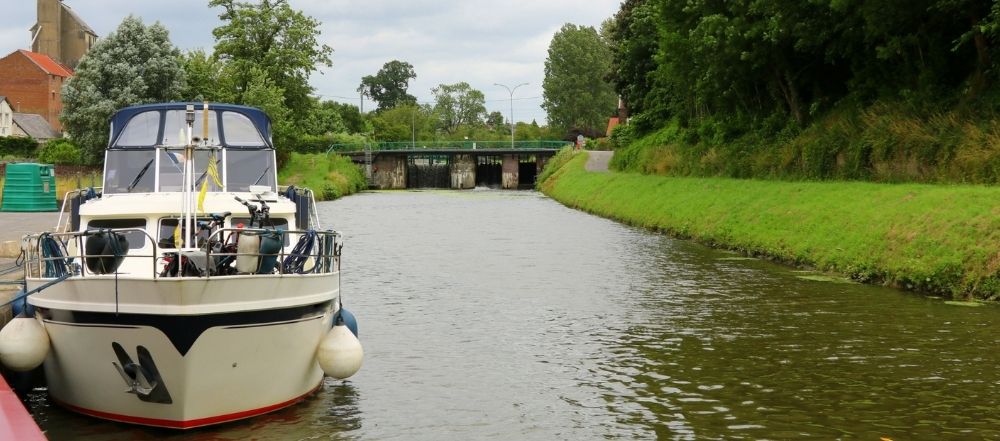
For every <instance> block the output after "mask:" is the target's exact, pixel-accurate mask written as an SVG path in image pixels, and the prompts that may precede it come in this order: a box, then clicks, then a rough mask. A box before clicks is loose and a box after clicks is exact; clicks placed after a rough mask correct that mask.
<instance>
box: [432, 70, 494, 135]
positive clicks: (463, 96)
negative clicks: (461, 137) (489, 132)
mask: <svg viewBox="0 0 1000 441" xmlns="http://www.w3.org/2000/svg"><path fill="white" fill-rule="evenodd" d="M431 93H433V94H434V98H435V101H436V103H435V104H434V111H435V112H437V114H438V118H439V119H440V123H441V128H443V129H444V130H445V131H446V132H448V133H455V129H457V128H458V127H459V126H462V125H472V126H478V125H480V124H482V121H483V116H484V115H485V114H486V96H485V95H483V92H480V91H478V90H476V89H473V88H472V87H471V86H469V83H466V82H464V81H463V82H461V83H455V84H442V85H440V86H438V87H435V88H433V89H431Z"/></svg>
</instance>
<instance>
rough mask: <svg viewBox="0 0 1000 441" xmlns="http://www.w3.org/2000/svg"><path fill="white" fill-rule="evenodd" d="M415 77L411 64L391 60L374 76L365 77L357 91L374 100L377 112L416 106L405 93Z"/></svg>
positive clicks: (414, 100)
mask: <svg viewBox="0 0 1000 441" xmlns="http://www.w3.org/2000/svg"><path fill="white" fill-rule="evenodd" d="M416 77H417V74H416V72H414V71H413V65H412V64H410V63H407V62H405V61H399V60H392V61H390V62H388V63H385V64H384V65H382V68H381V69H379V71H378V73H376V74H375V75H365V77H364V78H362V79H361V85H360V86H358V91H359V92H361V93H364V94H365V95H366V96H367V97H369V98H371V99H372V100H375V102H377V103H378V111H379V112H382V111H384V110H387V109H391V108H393V107H396V106H399V105H404V104H407V105H412V104H416V102H417V98H416V97H414V96H413V95H410V94H408V93H407V92H406V91H407V89H408V88H409V87H410V80H412V79H414V78H416Z"/></svg>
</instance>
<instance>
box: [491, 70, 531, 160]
mask: <svg viewBox="0 0 1000 441" xmlns="http://www.w3.org/2000/svg"><path fill="white" fill-rule="evenodd" d="M493 85H494V86H500V87H503V88H504V89H507V92H508V93H510V148H512V149H513V148H514V91H515V90H517V88H518V87H521V86H527V85H528V83H521V84H518V85H516V86H514V88H513V89H511V88H509V87H507V86H505V85H503V84H500V83H493Z"/></svg>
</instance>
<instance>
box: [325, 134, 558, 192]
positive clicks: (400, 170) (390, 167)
mask: <svg viewBox="0 0 1000 441" xmlns="http://www.w3.org/2000/svg"><path fill="white" fill-rule="evenodd" d="M568 145H571V143H568V142H566V141H516V142H514V143H513V145H512V143H511V142H509V141H508V142H504V141H433V142H431V141H412V142H382V143H369V144H334V145H333V146H331V147H330V149H329V150H328V152H337V153H339V154H341V155H344V156H347V157H350V158H351V160H352V161H354V163H356V164H359V165H362V166H363V168H364V170H365V174H366V175H367V178H368V186H369V187H371V188H378V189H404V188H454V189H466V188H474V187H477V186H478V187H492V188H506V189H516V188H533V187H534V185H535V177H536V176H538V174H539V173H541V171H542V168H544V167H545V163H546V162H548V160H549V158H551V157H552V156H554V155H555V154H556V152H558V151H559V149H561V148H563V147H566V146H568Z"/></svg>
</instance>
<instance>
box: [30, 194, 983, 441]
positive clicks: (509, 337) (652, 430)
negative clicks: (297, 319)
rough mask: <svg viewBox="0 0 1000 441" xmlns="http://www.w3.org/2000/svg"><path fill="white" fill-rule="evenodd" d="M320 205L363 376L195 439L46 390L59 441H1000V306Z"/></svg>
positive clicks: (373, 202)
mask: <svg viewBox="0 0 1000 441" xmlns="http://www.w3.org/2000/svg"><path fill="white" fill-rule="evenodd" d="M319 209H320V213H321V215H322V218H323V219H324V220H325V222H326V224H327V226H330V227H333V228H336V229H339V230H342V231H344V232H345V234H346V235H347V246H346V247H345V248H344V251H345V262H344V267H343V269H344V281H343V283H344V286H343V288H344V302H345V305H346V306H347V307H348V308H349V309H350V310H351V311H352V312H354V313H355V315H356V316H357V317H358V319H359V321H360V328H361V329H360V336H361V340H362V343H363V344H364V345H365V354H366V359H365V365H364V366H363V367H362V370H361V372H359V373H358V374H357V375H356V376H355V377H354V378H352V379H351V380H349V381H334V380H330V379H328V380H327V381H326V382H325V383H324V386H323V388H322V389H321V390H320V392H319V393H317V394H316V395H314V396H312V397H310V398H309V399H308V400H306V401H305V402H304V403H302V404H300V405H297V406H294V407H292V408H289V409H286V410H283V411H279V412H276V413H274V414H271V415H268V416H264V417H260V418H255V419H251V420H249V421H246V422H241V423H235V424H230V425H225V426H222V427H217V428H209V429H202V430H196V431H193V432H184V433H177V432H170V431H161V430H152V429H143V428H136V427H133V426H126V425H118V424H113V423H107V422H102V421H98V420H94V419H91V418H86V417H79V416H75V415H73V414H70V413H68V412H65V411H63V410H61V409H59V408H57V407H54V406H53V405H52V404H51V403H50V402H49V401H48V400H47V398H46V397H45V395H44V393H41V392H39V393H36V394H34V395H33V396H32V408H33V410H35V412H36V418H37V419H38V420H39V422H40V424H41V425H42V426H43V428H44V429H46V430H47V431H48V432H47V433H48V435H49V437H50V438H51V439H54V440H58V439H90V440H125V439H129V440H131V439H140V440H141V439H160V438H171V439H198V440H236V439H259V440H269V439H274V440H284V439H407V440H408V439H462V440H464V439H484V438H495V439H541V440H547V439H595V438H604V437H613V438H641V439H651V438H664V439H696V438H698V439H719V438H728V439H762V438H770V439H786V438H818V439H834V438H866V439H877V438H878V437H880V436H885V437H890V438H893V439H949V438H951V439H965V438H980V437H986V438H992V437H1000V429H998V428H1000V418H998V416H997V414H996V412H995V409H997V408H998V404H1000V398H998V397H1000V393H998V392H1000V374H998V373H997V370H996V368H995V367H996V366H997V365H998V361H1000V355H998V353H997V351H995V350H994V348H995V347H996V346H997V339H998V338H1000V337H998V336H1000V332H998V331H1000V329H998V325H997V323H998V319H1000V309H998V308H997V307H994V306H992V305H990V306H986V307H981V308H962V307H957V306H950V305H946V304H944V303H943V302H942V301H941V300H939V299H932V298H926V297H923V296H920V295H916V294H906V293H900V292H897V291H894V290H889V289H884V288H878V287H871V286H863V285H856V284H844V283H830V282H824V281H817V280H809V279H810V278H814V277H811V276H812V275H809V274H803V273H800V272H797V271H795V270H793V269H790V268H786V267H781V266H777V265H773V264H770V263H768V262H763V261H759V260H753V259H749V260H748V259H742V258H739V256H736V255H733V254H730V253H725V252H720V251H715V250H710V249H707V248H705V247H701V246H698V245H695V244H691V243H688V242H683V241H674V240H671V239H668V238H665V237H663V236H659V235H655V234H651V233H648V232H645V231H641V230H636V229H633V228H629V227H625V226H622V225H619V224H616V223H614V222H610V221H607V220H603V219H599V218H596V217H593V216H589V215H586V214H583V213H580V212H576V211H573V210H569V209H566V208H564V207H562V206H561V205H559V204H557V203H555V202H553V201H551V200H549V199H547V198H545V197H543V196H541V195H539V194H537V193H533V192H503V191H471V192H446V191H425V192H385V193H366V194H361V195H357V196H352V197H350V198H346V199H344V200H340V201H336V202H332V203H323V204H320V206H319ZM803 276H805V277H803ZM275 368H276V369H280V365H279V364H277V363H276V366H275Z"/></svg>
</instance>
